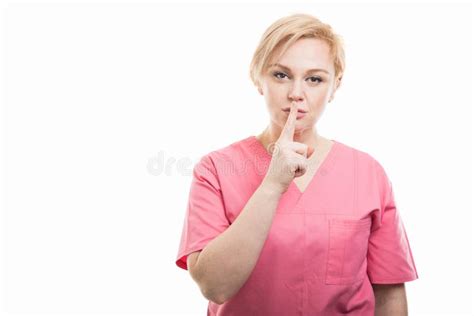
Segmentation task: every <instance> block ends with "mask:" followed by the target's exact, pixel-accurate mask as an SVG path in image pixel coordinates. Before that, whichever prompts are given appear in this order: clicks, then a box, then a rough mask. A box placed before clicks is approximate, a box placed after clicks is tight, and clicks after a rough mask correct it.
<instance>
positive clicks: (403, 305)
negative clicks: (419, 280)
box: [372, 283, 408, 316]
mask: <svg viewBox="0 0 474 316" xmlns="http://www.w3.org/2000/svg"><path fill="white" fill-rule="evenodd" d="M372 286H373V288H374V296H375V316H407V315H408V304H407V299H406V292H405V286H404V284H403V283H401V284H390V285H382V284H380V285H379V284H373V285H372Z"/></svg>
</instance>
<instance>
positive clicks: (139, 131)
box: [0, 1, 473, 315]
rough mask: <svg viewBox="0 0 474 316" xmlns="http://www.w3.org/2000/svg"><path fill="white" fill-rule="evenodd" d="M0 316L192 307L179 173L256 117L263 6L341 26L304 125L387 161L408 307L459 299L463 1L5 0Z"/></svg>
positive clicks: (466, 306)
mask: <svg viewBox="0 0 474 316" xmlns="http://www.w3.org/2000/svg"><path fill="white" fill-rule="evenodd" d="M3 8H4V10H3V11H2V15H1V27H2V43H1V46H2V69H1V75H2V99H1V101H2V107H1V115H2V117H1V118H2V119H1V125H0V126H1V132H2V135H1V136H2V137H1V140H2V147H1V153H2V155H1V157H2V174H1V177H0V179H1V181H2V193H3V194H2V201H1V202H2V204H1V220H2V223H1V226H0V233H1V246H2V248H1V258H2V260H1V263H2V267H1V268H2V270H1V279H0V286H1V290H2V292H1V294H2V296H1V304H2V314H6V315H13V314H14V313H19V312H22V313H26V314H25V315H40V313H43V314H42V315H53V314H55V315H71V314H73V313H75V314H74V315H105V314H110V315H119V314H129V315H138V314H145V313H149V314H154V315H184V314H189V315H205V313H206V306H207V301H206V300H205V299H204V297H203V296H202V295H201V293H200V292H199V289H198V287H197V285H196V284H195V283H194V282H193V281H192V279H191V277H190V276H189V274H188V272H187V271H185V270H182V269H180V268H178V267H177V266H176V265H175V260H176V255H177V250H178V245H179V239H180V235H181V230H182V225H183V220H184V215H185V210H186V205H187V200H186V199H187V196H188V190H189V185H190V182H191V170H192V166H193V164H194V163H196V162H197V160H198V159H199V158H200V157H201V156H202V155H204V154H206V153H208V152H209V151H211V150H214V149H217V148H221V147H223V146H225V145H228V144H230V143H231V142H234V141H236V140H239V139H242V138H244V137H248V136H250V135H256V134H258V133H260V132H261V131H262V130H263V129H264V127H265V126H266V124H267V122H268V115H267V112H266V107H265V104H264V100H263V97H262V96H260V95H259V94H258V92H257V90H256V88H255V87H254V86H253V85H252V83H251V81H250V78H249V75H248V69H249V63H250V60H251V57H252V54H253V51H254V49H255V47H256V45H257V43H258V40H259V39H260V36H261V35H262V33H263V32H264V30H265V29H266V28H267V27H268V26H269V25H270V24H271V23H272V22H273V21H275V20H276V19H277V18H280V17H282V16H285V15H289V14H292V13H296V12H306V13H310V14H313V15H314V16H316V17H318V18H320V19H321V20H322V21H323V22H326V23H329V24H330V25H332V26H333V28H334V29H335V31H336V32H337V33H339V34H341V35H342V36H343V38H344V40H345V45H346V46H345V48H346V56H347V59H346V63H347V68H346V71H345V74H344V78H343V82H342V85H341V88H340V89H339V90H338V92H337V93H336V97H335V99H334V101H333V102H331V103H330V104H329V105H328V107H327V108H326V110H325V112H324V115H323V117H322V118H321V120H320V121H319V122H318V131H319V133H320V134H321V135H324V136H325V137H329V138H331V139H336V140H338V141H340V142H343V143H345V144H348V145H350V146H352V147H355V148H358V149H360V150H363V151H366V152H368V153H370V154H371V155H372V156H374V157H375V158H376V159H378V160H379V161H380V162H381V164H382V165H383V166H384V168H385V169H386V171H387V173H388V176H389V177H390V179H391V181H392V184H393V187H394V191H395V194H396V200H397V205H398V208H399V210H400V213H401V215H402V218H403V221H404V224H405V228H406V231H407V234H408V237H409V240H410V245H411V249H412V252H413V255H414V259H415V263H416V267H417V270H418V273H419V277H420V278H419V279H418V280H416V281H413V282H408V283H406V288H407V295H408V304H409V311H410V315H443V314H444V315H461V314H462V315H470V314H472V313H473V307H472V305H471V301H472V297H473V289H472V278H473V272H472V266H473V260H472V249H473V240H472V229H473V225H472V211H473V204H472V195H473V193H472V159H473V157H472V141H473V139H472V56H473V51H472V40H473V32H472V17H473V11H472V6H471V5H470V4H467V2H464V4H454V3H449V4H448V3H447V4H443V3H439V2H438V4H434V3H418V4H416V3H405V4H403V3H399V4H388V3H384V4H371V3H364V4H361V3H335V2H332V3H331V4H323V3H320V4H318V3H316V2H314V1H313V2H311V4H304V3H299V4H284V3H280V4H276V3H272V4H270V3H264V2H262V3H260V4H255V3H253V4H250V3H247V4H246V3H242V4H212V3H208V4H178V3H175V4H164V3H158V2H154V3H153V2H149V1H148V2H142V3H140V4H138V3H128V4H127V3H125V2H122V4H119V3H114V2H95V3H83V4H73V3H67V2H62V4H54V3H49V4H44V3H41V2H31V3H30V4H21V3H20V2H9V3H6V4H4V5H3Z"/></svg>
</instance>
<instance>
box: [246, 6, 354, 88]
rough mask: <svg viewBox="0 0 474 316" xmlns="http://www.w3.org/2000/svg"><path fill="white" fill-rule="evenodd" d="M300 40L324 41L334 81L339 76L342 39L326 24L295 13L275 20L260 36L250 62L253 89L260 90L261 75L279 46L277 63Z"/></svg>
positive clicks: (342, 65)
mask: <svg viewBox="0 0 474 316" xmlns="http://www.w3.org/2000/svg"><path fill="white" fill-rule="evenodd" d="M300 38H317V39H321V40H324V41H325V42H326V43H327V44H328V45H329V48H330V54H331V58H332V59H333V62H334V71H335V78H336V79H337V78H338V77H339V76H340V79H342V74H343V73H344V68H345V53H344V47H343V45H344V44H343V39H342V37H341V36H340V35H338V34H336V33H334V31H333V29H332V27H331V26H330V25H329V24H326V23H323V22H321V21H320V20H319V19H317V18H316V17H314V16H312V15H309V14H305V13H295V14H292V15H289V16H286V17H282V18H280V19H278V20H276V21H275V22H274V23H273V24H272V25H270V26H269V27H268V28H267V30H266V31H265V33H264V34H263V35H262V37H261V39H260V42H259V44H258V46H257V49H256V50H255V52H254V55H253V58H252V61H251V63H250V79H251V80H252V82H253V84H254V85H255V86H257V87H261V78H262V75H263V72H264V71H265V70H266V69H267V67H268V63H269V61H270V60H271V59H272V57H274V56H273V55H274V54H275V51H276V50H277V49H279V48H280V47H282V46H283V49H282V50H281V52H280V54H279V55H278V56H277V58H276V59H275V60H278V59H279V58H280V57H281V56H282V55H283V54H284V53H285V51H286V50H287V49H288V47H290V45H292V44H293V43H294V42H296V41H297V40H298V39H300Z"/></svg>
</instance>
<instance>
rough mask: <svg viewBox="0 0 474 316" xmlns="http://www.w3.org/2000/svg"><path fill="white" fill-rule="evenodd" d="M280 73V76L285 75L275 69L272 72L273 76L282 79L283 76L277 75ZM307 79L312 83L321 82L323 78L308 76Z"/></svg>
mask: <svg viewBox="0 0 474 316" xmlns="http://www.w3.org/2000/svg"><path fill="white" fill-rule="evenodd" d="M280 75H281V76H287V75H286V74H285V73H283V72H280V71H276V72H274V73H273V76H275V77H276V78H278V79H283V78H284V77H279V76H280ZM309 79H310V81H311V82H312V83H316V82H317V83H321V82H323V79H321V78H320V77H310V78H309Z"/></svg>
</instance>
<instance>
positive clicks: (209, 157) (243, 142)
mask: <svg viewBox="0 0 474 316" xmlns="http://www.w3.org/2000/svg"><path fill="white" fill-rule="evenodd" d="M252 146H254V142H253V138H252V137H246V138H243V139H239V140H236V141H233V142H231V143H229V144H227V145H224V146H220V147H217V148H216V149H214V150H212V151H210V152H207V153H205V154H203V155H202V156H200V158H199V160H198V163H197V164H196V165H195V169H197V168H199V169H206V170H211V171H213V172H215V173H220V172H221V171H226V170H227V169H228V168H232V167H233V166H235V165H237V164H240V163H242V162H243V161H244V160H245V159H247V158H248V156H249V154H250V153H251V152H252V151H253V149H252Z"/></svg>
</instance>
